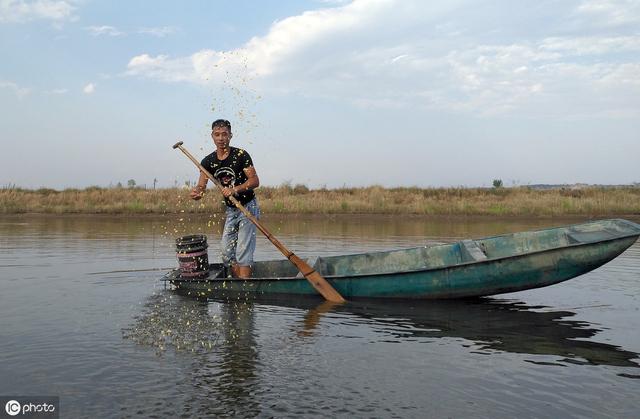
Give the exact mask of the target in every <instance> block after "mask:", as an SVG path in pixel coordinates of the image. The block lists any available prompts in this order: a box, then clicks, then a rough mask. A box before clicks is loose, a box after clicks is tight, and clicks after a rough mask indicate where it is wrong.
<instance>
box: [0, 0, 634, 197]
mask: <svg viewBox="0 0 640 419" xmlns="http://www.w3.org/2000/svg"><path fill="white" fill-rule="evenodd" d="M0 57H2V58H1V59H0V109H1V112H0V146H1V148H2V152H0V186H2V187H7V186H12V185H15V186H19V187H25V188H39V187H49V188H57V189H62V188H67V187H87V186H91V185H97V186H113V185H116V184H117V183H118V182H121V183H122V184H125V185H126V184H127V181H128V180H129V179H134V180H135V181H136V183H137V184H138V185H146V186H148V187H151V186H152V185H153V183H154V179H155V180H156V181H157V185H158V186H159V187H168V186H174V185H184V183H185V182H188V181H191V182H193V181H195V180H196V179H197V169H196V168H195V166H193V164H192V163H191V162H189V161H188V160H187V159H186V157H184V156H183V155H182V154H181V153H180V152H179V151H176V150H173V149H172V148H171V146H172V145H173V144H174V143H176V142H177V141H184V145H185V147H186V148H187V149H188V150H190V151H191V152H192V153H193V154H194V155H196V156H197V157H199V158H201V157H204V156H205V155H206V154H209V153H210V152H212V151H213V150H214V145H213V142H212V141H211V138H210V136H209V135H210V126H211V122H212V121H213V120H214V119H217V118H226V119H229V120H231V122H232V124H233V133H234V137H233V140H232V145H235V146H237V147H241V148H244V149H246V150H247V151H248V152H249V153H250V154H251V156H252V158H253V161H254V164H255V168H256V171H257V173H258V175H259V176H260V180H261V182H262V184H264V185H279V184H282V183H283V182H290V183H291V184H305V185H307V186H309V187H312V188H316V187H323V186H326V187H330V188H332V187H342V186H348V187H352V186H353V187H358V186H369V185H382V186H386V187H395V186H420V187H448V186H470V187H472V186H491V184H492V181H493V179H502V180H503V182H504V184H505V185H506V186H512V185H528V184H539V183H551V184H564V183H588V184H629V183H632V182H640V165H639V162H640V0H558V1H552V0H538V1H529V0H526V1H525V0H504V1H490V0H473V1H471V0H468V1H467V0H446V1H438V0H433V1H423V0H353V1H337V0H336V1H331V0H298V1H293V0H262V1H258V0H255V1H248V0H236V1H205V0H200V1H173V2H172V1H153V2H151V1H137V0H136V1H127V2H112V1H97V0H35V1H27V0H0Z"/></svg>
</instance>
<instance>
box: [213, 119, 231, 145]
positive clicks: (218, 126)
mask: <svg viewBox="0 0 640 419" xmlns="http://www.w3.org/2000/svg"><path fill="white" fill-rule="evenodd" d="M231 137H233V134H232V133H231V122H229V121H227V120H226V119H216V120H215V121H213V124H211V138H213V142H214V144H215V145H216V147H217V148H219V149H225V148H228V147H229V141H231Z"/></svg>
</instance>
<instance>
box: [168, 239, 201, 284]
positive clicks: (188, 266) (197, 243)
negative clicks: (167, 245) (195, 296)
mask: <svg viewBox="0 0 640 419" xmlns="http://www.w3.org/2000/svg"><path fill="white" fill-rule="evenodd" d="M207 247H209V246H208V245H207V236H205V235H204V234H194V235H191V236H182V237H178V238H177V239H176V256H177V257H178V265H179V266H180V277H182V278H188V279H196V278H204V277H206V276H207V275H209V255H208V254H207Z"/></svg>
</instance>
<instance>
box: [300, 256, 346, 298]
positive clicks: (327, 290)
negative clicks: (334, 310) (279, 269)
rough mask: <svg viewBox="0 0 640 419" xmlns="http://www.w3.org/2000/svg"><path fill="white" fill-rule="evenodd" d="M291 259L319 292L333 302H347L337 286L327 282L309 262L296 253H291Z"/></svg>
mask: <svg viewBox="0 0 640 419" xmlns="http://www.w3.org/2000/svg"><path fill="white" fill-rule="evenodd" d="M289 260H290V261H291V263H293V264H294V265H295V266H296V268H298V270H299V271H300V272H302V275H304V277H305V278H307V281H309V283H310V284H311V286H312V287H313V288H315V290H316V291H318V293H319V294H320V295H322V296H323V297H324V298H325V299H326V300H327V301H331V302H332V303H345V302H346V300H345V299H344V298H343V297H342V295H340V293H339V292H338V291H336V290H335V288H333V287H332V286H331V284H329V282H327V280H326V279H324V277H323V276H322V275H320V274H319V273H318V271H316V270H315V269H313V268H312V267H311V266H309V264H308V263H307V262H305V261H303V260H302V259H300V258H299V257H298V256H296V255H291V256H290V257H289Z"/></svg>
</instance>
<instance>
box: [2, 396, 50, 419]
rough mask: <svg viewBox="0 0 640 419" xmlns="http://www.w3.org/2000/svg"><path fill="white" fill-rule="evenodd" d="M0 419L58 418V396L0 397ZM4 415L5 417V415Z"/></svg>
mask: <svg viewBox="0 0 640 419" xmlns="http://www.w3.org/2000/svg"><path fill="white" fill-rule="evenodd" d="M2 405H4V412H3V411H2V410H0V419H1V418H7V417H18V418H25V419H27V418H50V419H57V418H59V417H60V414H59V409H58V408H59V407H60V398H59V397H58V396H0V409H2V408H1V406H2ZM5 413H6V415H5Z"/></svg>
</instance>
